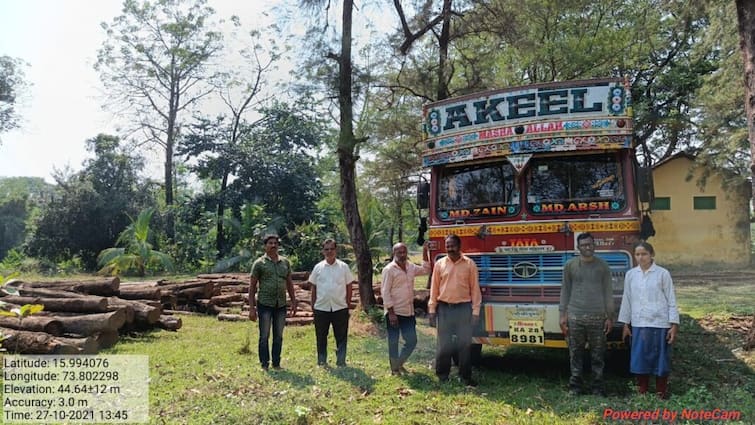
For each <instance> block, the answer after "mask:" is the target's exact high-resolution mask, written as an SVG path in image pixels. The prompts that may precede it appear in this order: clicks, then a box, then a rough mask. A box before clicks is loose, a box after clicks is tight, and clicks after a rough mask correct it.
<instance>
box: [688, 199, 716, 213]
mask: <svg viewBox="0 0 755 425" xmlns="http://www.w3.org/2000/svg"><path fill="white" fill-rule="evenodd" d="M692 205H693V208H694V209H696V210H715V209H716V197H715V196H695V197H694V198H693V199H692Z"/></svg>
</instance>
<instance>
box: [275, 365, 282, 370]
mask: <svg viewBox="0 0 755 425" xmlns="http://www.w3.org/2000/svg"><path fill="white" fill-rule="evenodd" d="M273 369H275V370H283V368H282V367H281V365H273Z"/></svg>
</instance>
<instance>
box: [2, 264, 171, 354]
mask: <svg viewBox="0 0 755 425" xmlns="http://www.w3.org/2000/svg"><path fill="white" fill-rule="evenodd" d="M150 286H155V287H153V288H152V289H151V290H148V289H147V288H149V287H150ZM0 301H2V302H3V306H2V308H3V309H4V310H9V311H10V310H12V309H14V308H20V306H23V305H29V304H31V305H33V304H40V305H42V306H44V310H43V311H41V312H38V313H36V314H33V315H31V316H27V317H23V318H19V317H7V316H4V317H0V333H2V335H3V336H5V337H6V339H5V340H3V343H2V345H3V348H4V349H6V350H7V351H9V352H15V353H19V354H94V353H97V352H98V351H99V350H100V349H102V348H108V347H111V346H113V345H114V344H115V343H116V342H117V341H118V338H119V335H121V334H123V333H126V332H129V331H133V330H146V329H151V328H161V329H169V330H178V329H180V328H181V319H180V318H177V317H173V316H169V315H167V314H165V313H164V311H163V308H162V305H161V291H160V289H159V288H157V287H156V282H155V285H152V284H151V283H136V284H121V282H120V279H118V278H117V277H115V278H100V279H91V280H83V281H46V282H31V281H21V280H13V281H10V282H8V283H7V284H6V289H5V290H4V291H0Z"/></svg>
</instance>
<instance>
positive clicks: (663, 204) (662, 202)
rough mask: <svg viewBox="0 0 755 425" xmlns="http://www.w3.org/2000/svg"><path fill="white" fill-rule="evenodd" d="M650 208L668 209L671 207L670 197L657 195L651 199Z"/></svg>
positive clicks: (656, 209)
mask: <svg viewBox="0 0 755 425" xmlns="http://www.w3.org/2000/svg"><path fill="white" fill-rule="evenodd" d="M652 208H653V209H654V210H655V211H668V210H670V209H671V198H670V197H668V196H658V197H656V198H655V199H654V200H653V206H652Z"/></svg>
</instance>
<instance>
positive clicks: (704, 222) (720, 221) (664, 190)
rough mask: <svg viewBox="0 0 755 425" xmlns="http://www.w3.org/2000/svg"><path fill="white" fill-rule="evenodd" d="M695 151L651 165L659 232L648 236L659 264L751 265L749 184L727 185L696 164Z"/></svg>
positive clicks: (653, 215)
mask: <svg viewBox="0 0 755 425" xmlns="http://www.w3.org/2000/svg"><path fill="white" fill-rule="evenodd" d="M694 159H695V158H694V156H692V155H689V154H686V153H679V154H676V155H673V156H671V157H669V158H668V159H666V160H664V161H661V162H659V163H658V164H656V165H655V166H654V167H653V181H654V183H655V201H654V203H653V208H652V210H653V211H652V215H651V217H652V219H653V224H654V225H655V231H656V234H655V236H653V237H651V238H649V239H648V242H650V243H652V244H653V246H654V247H655V249H656V259H657V260H658V263H659V264H661V265H664V264H668V265H692V266H695V265H712V264H728V265H736V266H745V265H748V264H750V250H751V244H750V215H749V210H750V206H749V201H750V190H749V187H747V188H744V187H739V188H731V187H729V188H725V187H723V186H722V182H723V179H722V178H721V176H720V175H717V174H715V173H711V175H710V176H709V177H708V178H707V180H706V183H705V186H703V187H701V186H700V185H699V180H700V177H701V176H702V173H703V171H702V170H701V169H700V168H694V169H693V163H694Z"/></svg>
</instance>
